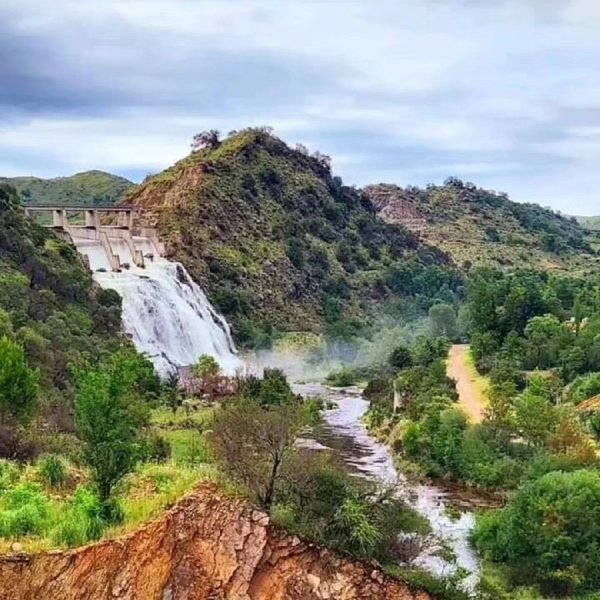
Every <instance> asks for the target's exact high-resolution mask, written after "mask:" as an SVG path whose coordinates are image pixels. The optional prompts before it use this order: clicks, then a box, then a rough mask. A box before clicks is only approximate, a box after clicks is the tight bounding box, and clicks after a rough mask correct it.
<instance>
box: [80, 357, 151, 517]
mask: <svg viewBox="0 0 600 600" xmlns="http://www.w3.org/2000/svg"><path fill="white" fill-rule="evenodd" d="M135 360H136V359H135V358H133V357H132V354H131V353H129V352H128V351H126V350H122V351H120V352H119V353H117V354H116V355H114V356H113V357H111V359H110V360H109V361H107V362H106V363H105V364H103V365H101V366H100V367H99V368H96V369H89V370H86V371H83V372H80V374H79V377H78V390H77V396H76V400H75V410H76V425H77V430H78V433H79V436H80V437H81V439H82V440H83V442H84V445H85V460H86V463H87V464H88V465H89V467H90V470H91V474H92V477H93V480H94V483H95V485H96V486H97V489H98V493H99V496H100V499H101V500H102V502H103V503H104V504H105V506H106V507H107V510H109V512H110V511H112V508H111V505H110V499H111V493H112V490H113V488H114V486H115V484H116V483H117V482H119V481H120V480H121V479H122V478H123V476H124V475H126V474H127V473H128V472H129V471H130V470H131V469H132V467H133V465H134V464H135V462H136V458H137V456H138V447H139V441H140V428H141V427H142V426H143V425H144V424H146V422H147V418H148V413H147V409H146V408H145V406H144V405H143V403H142V402H141V400H140V399H139V397H138V396H137V394H136V391H137V388H138V387H139V386H140V385H141V383H142V381H141V380H140V377H143V375H144V373H143V372H140V371H139V370H136V369H134V368H133V367H134V366H135Z"/></svg>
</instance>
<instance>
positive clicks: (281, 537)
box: [0, 486, 432, 600]
mask: <svg viewBox="0 0 600 600" xmlns="http://www.w3.org/2000/svg"><path fill="white" fill-rule="evenodd" d="M42 598H43V600H76V599H77V600H83V599H85V600H88V599H93V600H103V599H111V600H112V599H114V598H120V599H123V600H192V599H194V600H217V599H219V600H221V599H223V600H259V599H260V600H317V599H331V600H334V599H335V600H359V599H365V598H369V599H370V600H384V599H386V600H432V598H431V596H430V595H429V594H427V593H425V592H418V591H415V590H411V589H410V588H409V587H408V586H407V585H406V584H404V583H402V582H399V581H396V580H392V579H389V578H387V577H385V576H384V575H382V574H381V573H380V572H379V571H377V570H374V569H373V568H372V567H369V566H367V565H364V564H361V563H358V562H356V561H352V560H350V559H348V558H344V557H342V556H339V555H336V554H334V553H332V552H330V551H328V550H325V549H322V548H318V547H316V546H314V545H311V544H307V543H305V542H302V541H301V540H299V539H298V538H296V537H293V536H289V535H286V534H284V533H282V532H281V531H278V530H277V529H276V528H275V527H273V526H272V525H270V523H269V518H268V517H267V515H265V514H263V513H260V512H258V511H253V510H251V509H250V508H248V506H247V505H246V504H245V503H244V502H242V501H239V500H232V499H229V498H226V497H224V496H223V495H222V494H221V493H220V492H218V491H217V490H216V489H215V488H213V487H210V486H203V487H201V488H199V489H198V490H197V491H196V492H195V493H193V494H192V495H190V496H188V497H187V498H186V499H184V500H183V501H182V502H181V503H179V504H178V505H177V506H176V507H175V508H173V509H171V510H170V511H169V512H167V513H166V514H165V515H163V516H162V517H161V518H160V519H158V520H156V521H154V522H152V523H150V524H148V525H147V526H145V527H144V528H142V529H140V530H138V531H137V532H135V533H134V534H132V535H131V536H129V537H126V538H122V539H117V540H110V541H106V542H101V543H98V544H95V545H92V546H88V547H85V548H82V549H80V550H76V551H72V552H50V553H46V554H40V555H37V556H9V557H5V558H3V559H0V600H33V599H35V600H39V599H42Z"/></svg>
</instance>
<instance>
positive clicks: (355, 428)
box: [293, 383, 480, 590]
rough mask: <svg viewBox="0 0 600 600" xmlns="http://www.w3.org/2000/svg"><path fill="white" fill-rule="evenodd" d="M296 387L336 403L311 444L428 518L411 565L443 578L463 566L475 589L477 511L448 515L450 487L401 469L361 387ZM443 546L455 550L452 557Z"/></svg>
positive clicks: (467, 581) (469, 587)
mask: <svg viewBox="0 0 600 600" xmlns="http://www.w3.org/2000/svg"><path fill="white" fill-rule="evenodd" d="M293 387H294V390H295V391H296V393H298V394H302V395H303V396H305V397H310V396H320V397H322V398H325V399H327V400H328V401H331V402H333V403H335V404H336V406H337V407H336V408H334V409H332V410H327V411H325V412H324V421H325V423H324V425H323V426H321V427H319V428H318V429H316V430H315V431H314V432H313V433H312V434H311V435H310V436H307V438H306V441H305V442H304V443H305V444H306V445H308V446H312V447H314V448H315V449H319V448H320V449H324V448H331V449H333V450H336V451H337V452H339V453H340V455H341V456H342V457H343V459H344V460H345V462H346V463H347V464H348V466H349V467H350V468H351V469H353V470H355V471H356V472H358V473H360V474H362V475H363V476H366V477H372V478H377V479H379V480H381V481H383V482H384V483H387V484H393V485H394V486H396V488H397V490H398V495H399V496H400V497H401V498H403V499H404V500H405V501H406V502H407V504H409V505H410V506H412V507H413V508H414V509H415V510H416V511H417V512H418V513H419V514H421V515H422V516H424V517H425V518H426V519H427V520H428V521H429V523H430V526H431V534H430V535H429V536H427V539H424V540H422V541H421V544H420V549H419V552H418V555H417V556H416V558H414V559H413V560H412V561H411V566H415V567H422V568H425V569H426V570H428V571H430V572H431V573H433V574H434V575H436V576H440V577H443V576H451V575H453V574H455V573H456V572H457V571H458V570H460V571H464V572H465V573H467V576H466V577H465V579H464V580H463V587H464V588H465V589H467V590H474V589H475V588H476V586H477V583H478V581H479V572H480V563H479V560H478V558H477V555H476V553H475V551H474V550H473V548H472V547H471V545H470V543H469V535H470V532H471V530H472V529H473V526H474V523H475V517H474V514H473V513H472V512H471V511H468V510H462V511H461V513H460V516H454V515H453V516H452V517H451V516H449V514H448V513H447V507H448V505H449V500H448V494H447V493H446V492H444V491H443V490H441V489H439V488H437V487H435V486H432V485H421V484H415V483H412V482H410V481H409V480H408V478H407V477H406V476H405V475H403V474H402V473H400V472H398V470H397V469H396V467H395V466H394V462H393V460H392V455H391V452H390V451H389V449H388V448H387V446H386V445H385V444H383V443H381V442H378V441H377V440H376V439H374V438H373V437H371V436H370V435H369V433H368V431H367V429H366V427H365V426H364V424H363V417H364V415H365V413H366V412H367V410H368V408H369V403H368V402H367V401H366V400H365V399H364V398H363V397H362V396H361V395H360V391H359V390H354V389H349V390H333V389H331V388H327V387H325V386H323V385H321V384H319V383H309V384H304V383H303V384H295V385H294V386H293ZM444 548H447V549H450V550H451V551H452V554H453V555H454V556H453V558H448V552H444Z"/></svg>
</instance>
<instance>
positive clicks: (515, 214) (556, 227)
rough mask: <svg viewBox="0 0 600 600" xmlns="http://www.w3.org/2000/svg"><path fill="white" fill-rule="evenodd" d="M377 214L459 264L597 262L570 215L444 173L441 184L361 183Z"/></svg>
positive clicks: (583, 265)
mask: <svg viewBox="0 0 600 600" xmlns="http://www.w3.org/2000/svg"><path fill="white" fill-rule="evenodd" d="M366 192H367V194H368V196H369V198H370V199H371V201H372V202H373V204H374V205H375V206H376V208H377V210H378V211H379V214H380V215H381V217H382V218H383V219H384V220H385V221H387V222H388V223H398V224H404V225H405V226H407V227H408V228H410V229H411V230H413V231H415V232H416V233H418V234H419V235H420V236H421V239H423V240H424V241H425V242H426V243H429V244H432V245H434V246H437V247H439V248H441V249H442V250H444V251H446V252H448V253H449V254H450V255H451V256H452V258H453V259H454V260H455V261H456V262H457V263H458V264H460V265H465V264H466V265H469V264H492V265H496V266H501V267H505V268H514V267H522V266H530V267H535V268H542V269H549V270H556V269H561V270H564V269H569V270H585V269H587V268H591V267H595V266H597V265H598V261H599V259H598V256H597V254H596V252H595V251H594V249H593V248H592V246H591V245H590V240H589V239H588V238H589V236H588V232H587V231H586V230H585V229H584V228H583V227H581V225H580V224H579V223H578V222H577V220H576V219H575V218H574V217H566V216H564V215H561V214H559V213H556V212H554V211H552V210H550V209H547V208H542V207H541V206H538V205H537V204H521V203H518V202H512V201H511V200H509V198H508V197H507V196H506V194H502V193H496V192H492V191H488V190H484V189H481V188H478V187H476V186H475V185H473V184H470V183H463V182H462V181H460V180H459V179H455V178H450V179H448V180H447V181H446V182H445V184H444V185H442V186H434V185H430V186H427V188H425V189H421V188H418V187H406V188H401V187H398V186H396V185H389V184H379V185H373V186H369V187H368V188H366Z"/></svg>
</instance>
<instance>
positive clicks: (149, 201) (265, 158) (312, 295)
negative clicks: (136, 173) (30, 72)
mask: <svg viewBox="0 0 600 600" xmlns="http://www.w3.org/2000/svg"><path fill="white" fill-rule="evenodd" d="M127 202H133V203H135V204H138V205H141V206H144V207H146V208H147V209H148V210H147V211H146V215H147V218H148V219H149V220H150V221H151V224H153V225H156V226H157V227H158V228H159V230H160V233H161V235H162V237H163V239H164V240H165V241H166V242H167V247H168V252H169V253H170V255H171V256H172V257H175V258H177V259H178V260H180V261H181V262H183V263H184V265H185V266H186V267H187V268H188V270H189V271H190V272H191V274H192V276H193V277H194V278H195V279H196V281H199V282H201V283H202V284H203V287H204V289H205V290H207V292H208V295H209V296H210V299H211V300H212V301H213V302H214V303H215V305H216V306H217V307H218V308H219V309H220V310H221V311H223V313H224V314H225V315H226V316H227V317H228V318H229V319H230V320H231V321H232V322H233V324H234V331H235V332H236V334H237V336H238V339H239V340H240V341H242V342H249V343H252V342H255V343H258V342H259V341H260V339H261V337H262V336H264V335H268V334H269V333H270V332H271V331H272V330H303V331H306V330H313V331H321V330H324V329H329V330H334V331H336V332H337V333H340V332H342V333H346V332H348V331H349V330H354V329H356V328H357V327H359V326H361V325H362V324H364V323H366V322H367V321H368V319H369V318H370V317H371V316H372V315H373V313H374V311H375V310H376V308H379V307H381V306H382V305H384V304H385V303H386V302H387V301H390V300H392V299H394V298H396V299H397V298H399V297H408V296H410V297H411V298H412V301H411V303H410V304H411V305H412V306H414V307H421V308H427V307H428V306H429V305H430V303H431V301H432V299H433V298H434V297H436V296H438V295H441V296H442V297H445V296H447V295H448V294H451V293H452V290H453V289H454V288H456V287H457V285H458V284H459V282H460V277H459V275H458V274H457V271H456V270H455V268H454V266H453V264H452V262H451V261H450V259H449V257H448V256H447V255H446V254H445V253H443V252H441V251H440V250H438V249H435V248H432V247H430V246H426V245H424V244H422V243H420V242H419V240H418V238H417V236H415V235H414V234H412V233H410V232H409V231H408V230H406V229H404V228H402V227H399V226H395V225H389V224H386V223H385V222H383V221H382V220H381V219H380V218H379V217H378V216H377V215H376V212H375V209H374V207H373V205H372V204H371V202H370V201H369V199H368V197H367V196H366V194H364V193H363V192H361V191H359V190H356V189H355V188H352V187H348V186H345V185H344V184H343V183H342V180H341V179H340V178H339V177H335V176H333V175H332V173H331V171H330V168H329V163H328V159H327V157H324V156H322V155H318V154H317V155H313V156H309V155H308V153H307V152H306V151H303V150H302V149H300V150H294V149H291V148H290V147H288V146H287V145H286V144H285V143H284V142H283V141H281V140H280V139H278V138H276V137H274V136H272V135H271V134H270V133H269V131H268V130H263V129H248V130H244V131H241V132H238V133H234V134H232V135H230V136H229V137H228V138H227V139H226V140H224V141H222V142H217V141H215V140H213V141H212V142H210V143H209V147H205V148H202V149H200V150H198V151H196V152H192V154H191V155H190V156H188V157H186V158H184V159H183V160H181V161H180V162H178V163H177V164H175V165H174V166H172V167H171V168H169V169H167V170H166V171H164V172H163V173H161V174H159V175H156V176H154V177H152V178H150V179H149V180H148V181H145V182H144V183H143V184H142V185H141V186H140V187H139V188H137V189H136V190H134V191H133V193H132V194H130V195H129V196H128V197H127ZM444 295H445V296H444ZM415 299H416V301H415Z"/></svg>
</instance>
